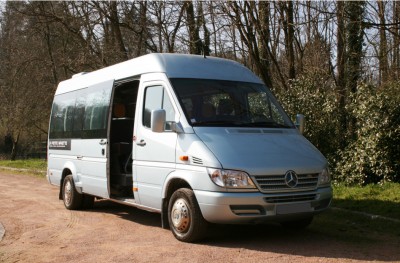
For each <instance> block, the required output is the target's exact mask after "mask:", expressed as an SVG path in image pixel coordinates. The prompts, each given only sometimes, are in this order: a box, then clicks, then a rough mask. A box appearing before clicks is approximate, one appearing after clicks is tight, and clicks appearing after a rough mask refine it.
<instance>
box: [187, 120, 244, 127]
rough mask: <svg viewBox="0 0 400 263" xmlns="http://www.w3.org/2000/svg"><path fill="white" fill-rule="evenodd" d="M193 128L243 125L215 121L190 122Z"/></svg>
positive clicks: (240, 123) (233, 122)
mask: <svg viewBox="0 0 400 263" xmlns="http://www.w3.org/2000/svg"><path fill="white" fill-rule="evenodd" d="M192 125H193V126H234V127H237V126H241V125H243V122H238V121H223V120H222V121H221V120H215V121H196V122H192Z"/></svg>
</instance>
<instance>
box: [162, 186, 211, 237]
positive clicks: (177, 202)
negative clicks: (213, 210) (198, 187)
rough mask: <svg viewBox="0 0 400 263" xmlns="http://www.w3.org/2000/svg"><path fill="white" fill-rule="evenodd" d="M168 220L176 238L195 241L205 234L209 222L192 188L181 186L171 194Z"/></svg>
mask: <svg viewBox="0 0 400 263" xmlns="http://www.w3.org/2000/svg"><path fill="white" fill-rule="evenodd" d="M168 221H169V225H170V227H171V231H172V233H173V234H174V236H175V238H176V239H178V240H179V241H183V242H193V241H197V240H199V239H201V238H202V237H204V236H205V234H206V231H207V222H206V221H205V220H204V218H203V215H202V214H201V211H200V207H199V205H198V203H197V200H196V197H195V195H194V193H193V191H192V190H190V189H187V188H181V189H179V190H177V191H176V192H175V193H173V195H172V196H171V199H170V201H169V205H168Z"/></svg>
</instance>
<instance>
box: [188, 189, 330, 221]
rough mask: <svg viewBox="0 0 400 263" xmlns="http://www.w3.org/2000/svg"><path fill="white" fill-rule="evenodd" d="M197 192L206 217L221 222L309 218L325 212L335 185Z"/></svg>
mask: <svg viewBox="0 0 400 263" xmlns="http://www.w3.org/2000/svg"><path fill="white" fill-rule="evenodd" d="M194 192H195V195H196V198H197V202H198V203H199V206H200V210H201V212H202V214H203V217H204V219H205V220H207V221H208V222H211V223H220V224H232V223H234V224H238V223H243V224H246V223H263V222H268V221H272V222H274V221H275V222H281V221H288V220H294V219H296V218H299V219H300V218H305V217H309V216H311V215H314V214H317V213H320V212H322V211H324V210H325V209H327V208H328V207H329V206H330V203H331V200H332V188H331V187H325V188H319V189H317V190H315V191H307V192H296V193H294V192H293V193H280V194H263V193H260V192H257V193H232V192H231V193H226V192H208V191H199V190H195V191H194Z"/></svg>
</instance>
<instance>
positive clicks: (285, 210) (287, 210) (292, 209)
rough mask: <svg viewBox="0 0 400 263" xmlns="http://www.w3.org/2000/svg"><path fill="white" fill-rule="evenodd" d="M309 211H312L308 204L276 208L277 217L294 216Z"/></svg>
mask: <svg viewBox="0 0 400 263" xmlns="http://www.w3.org/2000/svg"><path fill="white" fill-rule="evenodd" d="M310 211H312V210H311V204H310V203H302V204H289V205H278V206H277V207H276V214H277V215H286V214H295V213H303V212H310Z"/></svg>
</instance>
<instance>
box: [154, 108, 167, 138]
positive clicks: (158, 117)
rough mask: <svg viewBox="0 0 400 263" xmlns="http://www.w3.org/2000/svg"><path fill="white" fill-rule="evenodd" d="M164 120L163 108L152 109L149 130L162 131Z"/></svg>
mask: <svg viewBox="0 0 400 263" xmlns="http://www.w3.org/2000/svg"><path fill="white" fill-rule="evenodd" d="M165 120H166V113H165V110H162V109H159V110H152V111H151V131H153V132H164V126H165Z"/></svg>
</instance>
